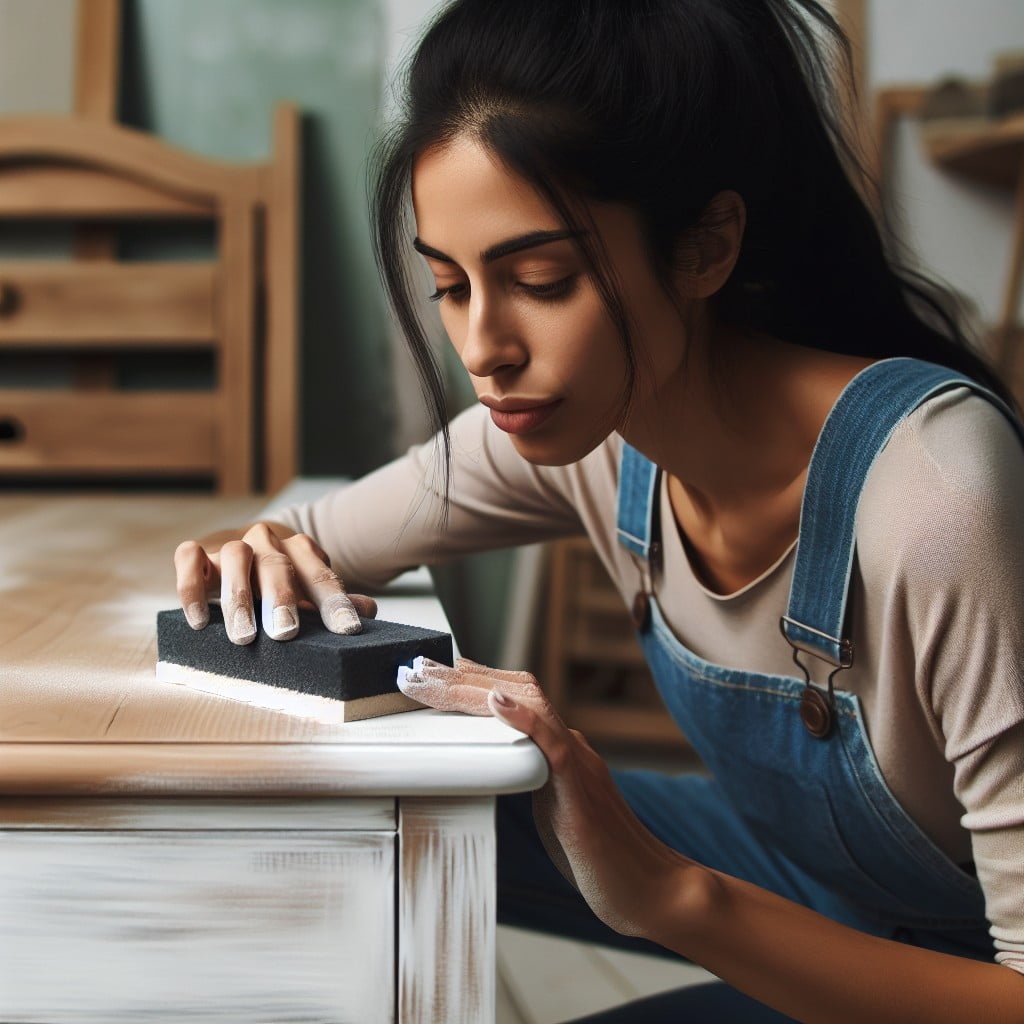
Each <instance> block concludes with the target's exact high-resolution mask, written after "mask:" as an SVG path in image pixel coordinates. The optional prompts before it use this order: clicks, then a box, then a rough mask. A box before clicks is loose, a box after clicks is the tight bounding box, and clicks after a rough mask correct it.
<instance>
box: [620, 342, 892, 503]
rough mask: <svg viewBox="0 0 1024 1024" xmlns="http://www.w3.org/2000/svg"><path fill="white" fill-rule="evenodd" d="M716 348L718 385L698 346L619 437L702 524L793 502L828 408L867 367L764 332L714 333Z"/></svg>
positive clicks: (862, 362)
mask: <svg viewBox="0 0 1024 1024" xmlns="http://www.w3.org/2000/svg"><path fill="white" fill-rule="evenodd" d="M714 344H715V345H716V346H718V351H720V352H722V372H721V377H720V379H721V387H718V386H716V385H715V384H714V382H713V380H712V377H711V372H710V367H709V365H708V362H707V359H706V355H705V348H706V347H705V346H695V347H694V349H693V351H692V353H691V357H690V359H689V362H688V365H686V366H685V367H684V368H682V369H681V371H680V373H679V375H678V376H677V377H676V378H675V379H670V380H666V381H664V382H661V383H660V384H659V387H658V388H657V389H656V391H655V393H654V394H653V395H651V396H648V397H647V398H646V399H645V400H644V401H643V403H641V405H642V408H641V409H640V410H639V411H638V412H637V413H636V414H635V415H634V416H633V417H632V418H631V420H630V422H629V423H628V425H627V426H626V428H625V429H624V430H623V431H622V434H623V437H624V439H625V440H626V441H628V442H629V443H630V444H631V445H633V446H634V447H636V448H637V449H639V450H640V451H641V452H643V453H644V454H645V455H646V456H647V457H648V458H650V459H652V460H653V461H654V462H655V463H656V464H657V465H659V466H660V467H662V469H663V470H664V471H665V472H666V473H668V474H669V476H670V478H673V479H674V481H675V484H674V487H675V488H676V491H677V493H679V492H682V493H685V496H686V499H687V502H688V504H689V505H690V506H691V508H692V510H693V514H694V516H695V517H696V518H698V519H701V520H705V521H707V522H709V523H710V522H715V521H720V520H722V519H723V518H732V517H736V516H740V517H742V516H744V515H745V514H747V513H750V514H756V512H757V510H759V509H764V508H765V507H766V506H770V505H771V504H773V503H774V502H777V501H780V500H781V501H783V502H785V503H787V504H791V502H789V499H790V498H791V497H792V495H793V492H794V490H796V491H798V492H799V493H802V490H803V483H802V481H803V479H804V477H805V475H806V472H807V466H808V463H809V462H810V457H811V453H812V451H813V450H814V445H815V442H816V441H817V438H818V435H819V434H820V432H821V428H822V426H823V424H824V422H825V419H826V417H827V416H828V413H829V410H830V409H831V408H832V406H833V405H834V404H835V401H836V399H837V398H838V397H839V394H840V392H841V391H842V390H843V388H844V387H845V386H846V384H847V383H849V381H850V379H851V378H852V377H853V376H854V375H855V374H856V373H858V372H859V371H860V370H862V369H863V368H864V367H865V366H867V365H869V364H870V363H871V362H873V361H874V360H873V359H870V358H866V357H861V356H846V355H842V354H838V353H834V352H825V351H821V350H818V349H811V348H807V347H806V346H802V345H795V344H791V343H789V342H784V341H780V340H779V339H777V338H772V337H770V336H768V335H761V336H758V337H750V336H740V335H736V334H733V335H724V334H723V333H721V332H719V333H718V334H716V335H715V337H714Z"/></svg>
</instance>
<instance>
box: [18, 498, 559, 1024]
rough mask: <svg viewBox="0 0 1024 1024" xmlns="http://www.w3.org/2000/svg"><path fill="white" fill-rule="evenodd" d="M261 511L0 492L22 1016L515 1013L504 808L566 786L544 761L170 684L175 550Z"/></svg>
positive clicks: (497, 738) (496, 739)
mask: <svg viewBox="0 0 1024 1024" xmlns="http://www.w3.org/2000/svg"><path fill="white" fill-rule="evenodd" d="M292 493H293V494H294V493H295V492H292ZM264 505H265V502H264V500H262V499H260V498H259V497H256V498H249V499H222V498H216V497H194V496H179V495H168V496H164V495H160V496H137V495H121V496H75V495H67V496H65V495H59V494H33V495H8V496H2V497H0V1020H2V1021H5V1022H8V1021H19V1022H20V1021H46V1022H48V1024H55V1022H65V1021H67V1022H72V1021H74V1022H86V1021H88V1022H97V1024H99V1022H103V1024H111V1022H114V1021H132V1022H138V1021H142V1020H154V1021H161V1022H163V1021H203V1022H215V1021H217V1022H220V1021H232V1022H235V1021H237V1022H240V1024H241V1022H244V1024H255V1022H263V1021H268V1022H269V1021H275V1022H280V1021H310V1022H312V1021H318V1022H319V1021H323V1022H335V1021H337V1022H342V1021H344V1022H353V1024H375V1022H378V1021H379V1022H385V1021H388V1022H390V1021H402V1022H414V1021H415V1022H424V1021H436V1022H444V1024H455V1022H463V1021H464V1022H478V1021H493V1019H494V992H495V946H494V940H495V849H494V797H495V795H496V794H498V793H507V792H517V791H522V790H530V789H535V788H537V787H538V786H540V785H543V783H544V781H545V780H546V778H547V765H546V762H545V760H544V757H543V755H542V754H541V753H540V751H539V750H538V749H537V747H536V746H535V745H534V744H533V743H532V742H531V741H530V740H529V739H528V738H526V737H525V736H523V735H522V734H521V733H519V732H517V731H516V730H513V729H510V728H509V727H507V726H505V725H504V724H502V723H501V722H498V721H497V720H496V719H493V718H476V717H471V716H465V715H457V714H446V713H442V712H437V711H434V710H433V709H423V710H418V711H410V712H404V713H402V714H398V715H391V716H388V717H385V718H381V719H373V720H369V721H364V722H351V723H348V724H345V725H324V724H322V723H318V722H316V721H313V720H311V719H303V718H296V717H292V716H288V715H285V714H283V713H280V712H274V711H270V710H267V709H263V708H256V707H251V706H249V705H245V704H240V703H237V702H234V701H229V700H226V699H224V698H219V697H215V696H212V695H209V694H203V693H199V692H196V691H192V690H189V689H187V688H185V687H182V686H176V685H173V684H169V683H160V682H157V681H156V679H155V677H154V666H155V664H156V633H155V622H156V613H157V611H158V610H160V609H162V608H172V607H176V605H177V599H176V595H175V591H174V571H173V566H172V562H171V558H172V554H173V551H174V548H175V546H176V545H177V543H178V542H179V541H181V540H183V539H185V538H188V537H200V536H203V535H205V534H207V533H210V532H212V531H214V530H217V529H221V528H224V527H226V526H237V525H241V524H243V523H245V522H249V521H252V520H253V519H255V518H258V517H260V516H261V514H262V512H264V511H265V509H264ZM424 576H425V574H422V573H421V574H413V575H410V576H408V577H407V578H405V579H404V580H402V578H400V581H401V582H402V583H403V584H406V585H407V586H406V587H405V590H406V591H407V590H408V589H409V586H408V585H411V588H412V589H413V590H415V589H416V584H417V583H418V582H419V583H422V580H423V577H424ZM426 579H428V580H429V577H426ZM422 589H423V588H421V590H422ZM378 601H379V605H380V613H379V614H380V617H381V618H389V619H396V620H398V621H406V622H411V623H414V624H421V625H426V626H431V627H433V628H443V629H448V628H449V627H448V626H447V623H446V621H445V620H444V614H443V611H442V610H441V607H440V604H439V602H438V601H437V600H436V597H434V596H433V595H432V594H431V593H429V592H421V593H420V594H418V595H416V594H409V593H403V594H402V595H401V596H399V595H398V594H397V593H394V594H392V595H388V594H386V593H385V594H384V595H382V596H380V597H379V598H378Z"/></svg>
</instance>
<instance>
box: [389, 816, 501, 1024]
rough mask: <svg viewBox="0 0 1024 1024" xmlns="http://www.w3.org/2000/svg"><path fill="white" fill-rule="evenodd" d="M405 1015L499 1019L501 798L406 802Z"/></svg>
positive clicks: (402, 849)
mask: <svg viewBox="0 0 1024 1024" xmlns="http://www.w3.org/2000/svg"><path fill="white" fill-rule="evenodd" d="M398 835H399V860H400V865H401V867H400V871H399V880H398V932H399V935H398V1019H399V1021H400V1022H401V1024H478V1022H485V1021H487V1022H492V1021H493V1020H494V997H495V982H494V977H495V908H496V899H497V897H496V891H495V889H496V870H495V865H496V861H495V841H494V798H493V797H488V798H486V799H482V800H481V799H467V798H450V799H446V800H418V799H412V798H405V799H403V800H401V801H399V809H398Z"/></svg>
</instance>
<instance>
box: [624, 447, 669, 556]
mask: <svg viewBox="0 0 1024 1024" xmlns="http://www.w3.org/2000/svg"><path fill="white" fill-rule="evenodd" d="M657 479H658V467H657V466H656V465H655V464H654V463H653V462H651V460H650V459H648V458H647V456H646V455H641V454H640V452H638V451H637V450H636V448H634V447H633V446H632V445H630V444H627V443H626V442H625V441H623V442H622V456H621V458H620V461H619V494H618V508H617V511H616V524H615V526H616V529H615V533H616V536H617V537H618V540H619V543H620V544H621V545H622V546H623V547H624V548H626V549H627V550H628V551H632V552H633V554H634V555H639V556H640V557H641V558H643V559H644V560H645V561H646V560H647V559H648V558H649V556H650V555H651V554H652V552H651V545H652V542H653V541H654V525H655V524H654V520H653V517H654V505H655V500H656V499H655V494H654V488H655V484H656V482H657ZM654 554H655V556H656V554H657V552H654Z"/></svg>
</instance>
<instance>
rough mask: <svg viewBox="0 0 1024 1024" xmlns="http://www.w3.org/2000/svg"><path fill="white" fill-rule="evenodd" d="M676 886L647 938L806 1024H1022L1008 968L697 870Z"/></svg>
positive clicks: (1021, 987) (1018, 993) (1021, 1004)
mask: <svg viewBox="0 0 1024 1024" xmlns="http://www.w3.org/2000/svg"><path fill="white" fill-rule="evenodd" d="M677 882H678V884H677V885H676V886H675V887H674V891H675V894H676V897H675V904H674V911H673V912H672V914H671V917H666V918H665V919H664V920H663V921H662V922H660V923H659V924H657V925H655V926H654V927H652V929H651V931H650V933H649V937H650V938H651V939H653V940H654V941H655V942H658V943H660V944H661V945H663V946H665V947H667V948H668V949H673V950H675V951H676V952H678V953H680V954H682V955H683V956H685V957H688V958H689V959H691V960H693V961H695V962H696V963H699V964H700V965H701V966H703V967H705V968H706V969H707V970H709V971H711V972H712V973H713V974H716V975H717V976H718V977H719V978H721V979H722V980H723V981H725V982H727V983H728V984H730V985H732V986H733V987H734V988H737V989H739V990H740V991H742V992H745V993H746V994H747V995H749V996H751V997H752V998H754V999H757V1000H759V1001H760V1002H763V1003H766V1004H767V1005H769V1006H771V1007H773V1008H774V1009H776V1010H778V1011H780V1012H781V1013H784V1014H787V1015H788V1016H790V1017H794V1018H795V1019H796V1020H799V1021H803V1022H805V1024H862V1022H863V1021H866V1020H870V1021H872V1022H873V1024H890V1022H891V1024H917V1022H921V1024H963V1022H964V1021H972V1022H978V1024H987V1022H992V1024H997V1022H998V1024H1024V976H1022V975H1020V974H1018V973H1017V972H1016V971H1013V970H1011V969H1010V968H1007V967H1002V966H1000V965H999V964H996V963H983V962H981V961H978V960H971V959H968V958H965V957H958V956H950V955H948V954H945V953H936V952H933V951H931V950H926V949H921V948H918V947H915V946H909V945H906V944H905V943H902V942H896V941H893V940H890V939H881V938H877V937H875V936H873V935H867V934H865V933H863V932H859V931H857V930H856V929H853V928H849V927H847V926H846V925H842V924H838V923H837V922H835V921H833V920H831V919H830V918H828V917H825V916H823V915H821V914H818V913H816V912H815V911H813V910H808V909H807V908H806V907H803V906H801V905H800V904H797V903H794V902H792V901H791V900H787V899H784V898H783V897H781V896H777V895H775V894H774V893H772V892H769V891H768V890H766V889H762V888H760V887H758V886H756V885H752V884H750V883H749V882H744V881H742V880H740V879H738V878H734V877H732V876H730V875H725V874H722V873H720V872H717V871H713V870H711V869H708V868H704V867H702V866H700V865H692V866H690V865H687V866H685V867H683V868H682V869H681V870H680V872H679V877H678V879H677ZM666 905H667V904H666Z"/></svg>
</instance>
